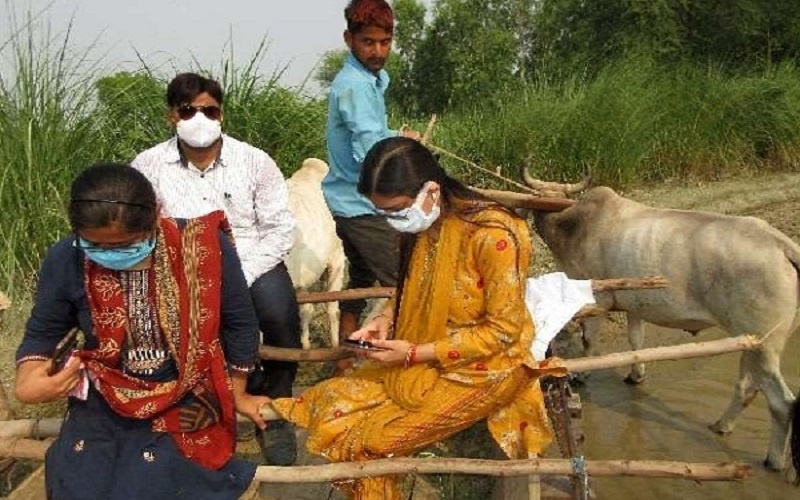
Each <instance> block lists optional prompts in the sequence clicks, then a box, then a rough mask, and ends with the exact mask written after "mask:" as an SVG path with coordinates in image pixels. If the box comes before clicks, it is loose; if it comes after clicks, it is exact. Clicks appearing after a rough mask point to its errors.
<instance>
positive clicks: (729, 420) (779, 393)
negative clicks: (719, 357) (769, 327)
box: [711, 345, 794, 470]
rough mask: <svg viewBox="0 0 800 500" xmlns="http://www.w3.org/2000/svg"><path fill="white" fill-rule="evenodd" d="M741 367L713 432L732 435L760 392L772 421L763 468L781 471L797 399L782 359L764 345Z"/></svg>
mask: <svg viewBox="0 0 800 500" xmlns="http://www.w3.org/2000/svg"><path fill="white" fill-rule="evenodd" d="M741 365H742V370H741V379H740V381H739V383H737V387H736V391H735V392H734V398H733V401H731V404H730V406H729V407H728V409H727V410H726V411H725V413H724V414H723V415H722V417H720V419H719V420H718V421H717V422H716V423H715V424H713V425H712V426H711V428H712V430H714V431H716V432H719V433H723V434H725V433H729V432H731V431H732V430H733V428H734V424H735V420H736V418H737V417H738V415H739V414H740V413H741V412H742V411H743V410H744V409H745V408H746V407H747V406H748V405H749V404H750V403H751V402H752V401H753V398H755V396H756V395H757V394H758V391H759V389H760V390H761V391H763V392H764V397H765V398H766V400H767V406H768V408H769V413H770V420H771V432H770V442H769V449H768V450H767V457H766V459H765V460H764V466H765V467H767V468H769V469H773V470H782V469H783V467H784V464H785V458H786V449H787V444H788V437H789V434H788V432H789V413H790V409H791V404H792V401H793V400H794V397H793V395H792V391H791V390H790V389H789V387H788V386H787V385H786V382H785V381H784V379H783V376H782V375H781V373H780V358H779V357H778V356H777V355H776V353H774V352H772V351H771V349H770V346H769V345H764V346H762V349H760V350H758V351H752V352H745V353H743V354H742V361H741Z"/></svg>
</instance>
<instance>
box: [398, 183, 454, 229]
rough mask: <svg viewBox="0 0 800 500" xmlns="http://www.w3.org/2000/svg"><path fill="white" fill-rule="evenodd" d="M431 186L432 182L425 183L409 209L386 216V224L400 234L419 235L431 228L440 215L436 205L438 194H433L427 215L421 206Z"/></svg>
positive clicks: (439, 209)
mask: <svg viewBox="0 0 800 500" xmlns="http://www.w3.org/2000/svg"><path fill="white" fill-rule="evenodd" d="M433 185H435V184H434V183H433V182H427V183H426V184H425V186H423V188H422V190H421V191H420V192H419V194H418V195H417V198H416V199H415V200H414V203H413V204H412V205H411V206H410V207H408V208H405V209H403V210H399V211H397V212H392V213H388V214H386V222H388V223H389V225H390V226H392V227H393V228H395V229H396V230H397V231H400V232H401V233H421V232H422V231H425V230H426V229H428V228H429V227H431V225H433V223H434V222H436V219H438V218H439V214H440V213H441V208H440V207H439V204H438V203H436V202H437V201H438V199H439V193H433V195H432V196H433V207H432V208H431V212H430V213H429V214H426V213H425V210H423V208H422V205H423V204H424V203H425V198H427V197H428V192H429V191H430V188H431V186H433Z"/></svg>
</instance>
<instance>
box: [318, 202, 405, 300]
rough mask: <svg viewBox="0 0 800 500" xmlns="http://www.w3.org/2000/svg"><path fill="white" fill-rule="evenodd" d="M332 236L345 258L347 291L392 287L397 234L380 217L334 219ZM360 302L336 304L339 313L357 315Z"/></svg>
mask: <svg viewBox="0 0 800 500" xmlns="http://www.w3.org/2000/svg"><path fill="white" fill-rule="evenodd" d="M334 221H335V222H336V234H337V235H338V236H339V239H341V240H342V245H343V246H344V254H345V256H346V257H347V263H348V264H347V273H348V275H349V281H348V283H347V288H367V287H371V286H375V282H376V281H377V282H378V283H380V284H381V286H395V285H396V284H397V267H398V260H399V251H398V250H399V249H398V246H397V243H398V233H397V231H395V229H394V228H392V226H390V225H389V223H388V222H386V217H383V216H382V215H361V216H358V217H334ZM366 306H367V301H366V300H364V299H356V300H343V301H341V302H339V308H340V309H341V310H342V311H346V312H352V313H355V314H361V312H362V311H363V310H364V308H365V307H366Z"/></svg>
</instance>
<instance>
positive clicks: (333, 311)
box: [325, 244, 346, 347]
mask: <svg viewBox="0 0 800 500" xmlns="http://www.w3.org/2000/svg"><path fill="white" fill-rule="evenodd" d="M345 262H346V260H345V257H344V250H342V247H341V244H340V245H339V246H338V249H337V252H335V254H334V256H333V258H332V259H331V262H330V264H329V265H328V281H327V285H328V291H329V292H338V291H340V290H341V289H342V287H343V286H344V268H345ZM325 309H326V311H327V312H328V326H329V327H330V329H331V330H330V335H331V346H332V347H339V302H336V301H334V302H328V304H327V305H326V306H325Z"/></svg>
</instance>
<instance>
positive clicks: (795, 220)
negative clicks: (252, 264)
mask: <svg viewBox="0 0 800 500" xmlns="http://www.w3.org/2000/svg"><path fill="white" fill-rule="evenodd" d="M622 194H624V195H625V196H628V197H630V198H632V199H635V200H637V201H640V202H642V203H645V204H648V205H651V206H658V207H669V208H680V209H693V210H707V211H713V212H721V213H727V214H731V215H744V216H754V217H760V218H762V219H764V220H766V221H767V222H769V223H770V224H772V225H773V226H775V227H776V228H777V229H779V230H781V231H782V232H784V233H786V234H787V235H788V236H789V237H791V238H792V239H794V240H795V241H797V242H800V217H798V214H800V173H765V174H759V175H753V176H749V177H741V176H740V177H736V178H733V179H728V180H723V181H718V182H694V183H678V182H672V183H665V184H662V185H657V186H648V187H646V188H639V189H633V190H630V191H629V192H624V193H622ZM536 243H537V245H536V246H537V254H536V262H535V264H534V268H533V270H532V274H533V275H537V274H542V273H545V272H550V271H553V270H555V266H554V265H553V262H552V258H551V257H550V255H549V252H548V251H547V249H546V248H545V247H544V246H543V244H542V243H541V241H537V242H536ZM14 299H15V298H14V297H12V300H14ZM28 308H29V305H27V306H26V305H25V304H19V302H17V303H16V304H15V305H14V306H13V308H12V311H10V312H8V313H6V315H5V317H4V318H3V319H2V322H0V381H2V383H3V385H4V387H5V388H6V391H7V393H8V394H9V395H10V394H11V387H12V383H13V381H12V378H13V366H14V365H13V353H14V350H15V348H16V344H17V343H18V342H19V338H20V335H21V333H20V332H21V331H22V328H23V325H24V320H25V316H26V314H27V309H28ZM317 316H318V317H317V318H316V319H315V321H314V324H313V325H312V326H313V327H314V330H315V331H314V332H312V343H313V344H315V345H318V346H319V345H326V344H327V340H326V339H327V334H324V333H322V332H323V330H324V329H325V323H326V320H325V319H324V313H323V311H322V309H321V308H320V310H319V313H318V315H317ZM608 325H609V326H608V329H607V332H606V335H607V339H608V341H609V344H611V343H612V342H611V339H612V338H614V339H618V338H619V334H620V333H619V332H620V328H621V327H622V323H621V321H618V322H609V323H608ZM602 341H603V340H602V339H601V342H602ZM330 370H331V367H330V366H328V365H320V364H313V363H309V364H305V365H303V366H301V369H300V373H299V376H298V380H297V385H298V386H308V385H311V384H313V383H314V382H316V381H318V380H321V379H323V378H326V377H327V376H329V374H330ZM11 404H12V407H13V408H14V409H15V410H16V412H17V415H18V418H30V417H33V416H60V415H61V412H62V411H63V406H62V405H58V404H56V405H49V406H39V407H33V408H31V407H23V406H20V405H19V404H18V403H16V402H15V401H11ZM243 451H244V454H245V455H247V454H248V453H252V452H253V451H255V450H251V449H248V448H247V446H245V447H244V449H243ZM253 458H254V459H255V456H254V457H253ZM34 465H35V464H34ZM3 472H5V473H6V475H5V477H0V485H3V486H5V488H3V489H4V490H5V491H4V492H2V493H3V494H5V493H7V492H8V491H9V490H10V489H13V488H11V487H12V485H11V484H9V483H10V477H9V476H8V473H9V470H8V469H5V470H0V473H3ZM3 483H5V484H3ZM456 491H458V490H456ZM315 493H316V494H317V495H319V494H321V495H322V496H321V497H320V496H316V495H314V496H316V497H317V498H325V497H328V498H331V497H329V496H328V495H330V491H329V490H328V489H327V488H326V489H324V491H323V490H315ZM0 496H3V495H2V494H0ZM301 496H302V495H301ZM301 496H297V495H292V496H291V497H292V498H300V497H301ZM262 498H290V496H285V495H282V494H280V493H279V492H278V491H275V490H273V491H272V494H270V493H267V492H266V491H263V490H262ZM309 498H311V497H309Z"/></svg>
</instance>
